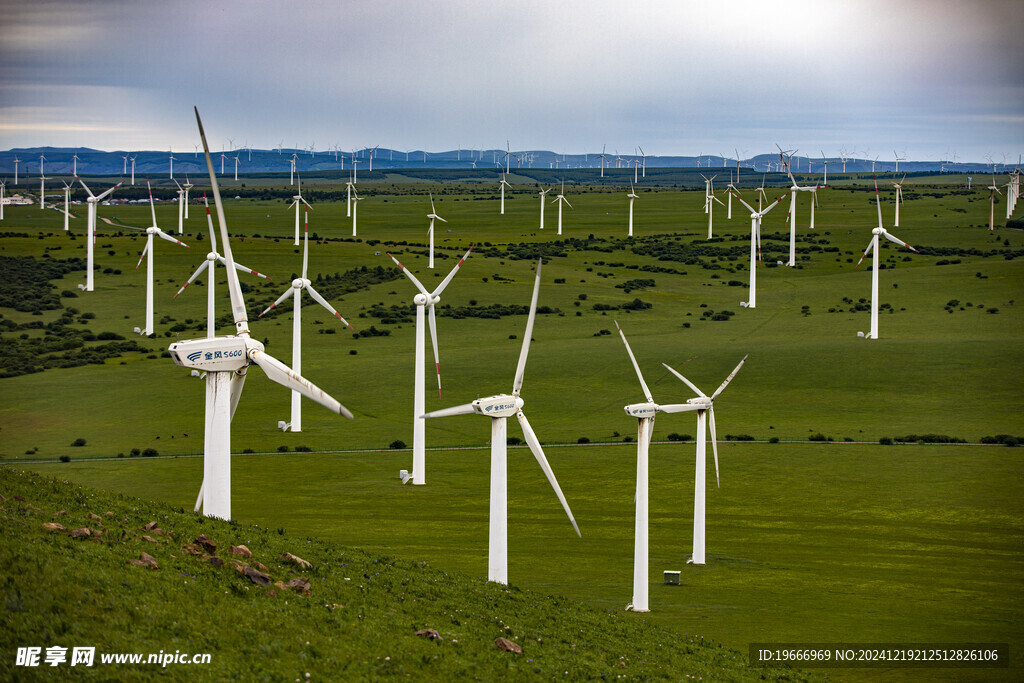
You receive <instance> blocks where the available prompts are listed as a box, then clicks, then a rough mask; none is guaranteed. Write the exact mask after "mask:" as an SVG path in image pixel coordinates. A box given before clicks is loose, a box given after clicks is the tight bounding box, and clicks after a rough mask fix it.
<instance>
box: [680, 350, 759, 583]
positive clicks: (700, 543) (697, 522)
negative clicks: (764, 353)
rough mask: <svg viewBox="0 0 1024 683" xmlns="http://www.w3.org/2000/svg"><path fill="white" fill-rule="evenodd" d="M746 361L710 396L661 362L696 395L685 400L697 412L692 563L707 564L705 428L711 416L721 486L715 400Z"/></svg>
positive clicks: (716, 473)
mask: <svg viewBox="0 0 1024 683" xmlns="http://www.w3.org/2000/svg"><path fill="white" fill-rule="evenodd" d="M745 362H747V356H743V360H741V361H740V362H739V365H737V366H736V369H734V370H733V371H732V372H731V373H729V376H728V377H726V378H725V381H724V382H722V384H721V386H719V387H718V389H716V390H715V393H713V394H711V396H708V395H707V394H705V393H704V392H703V391H701V390H700V389H698V388H697V386H696V385H695V384H693V382H691V381H690V380H688V379H686V378H685V377H683V376H682V375H681V374H679V373H678V372H676V371H675V370H674V369H672V368H671V367H669V366H668V365H665V363H662V365H664V366H665V368H667V369H668V371H669V372H671V373H672V374H673V375H675V376H676V377H678V378H679V379H681V380H682V381H683V383H684V384H686V386H688V387H690V388H691V389H692V390H693V391H694V392H695V393H696V394H697V397H696V398H691V399H688V400H687V401H686V402H687V403H688V404H689V405H691V406H692V408H691V410H696V411H697V463H696V471H695V474H694V478H693V555H692V556H691V557H690V560H689V561H690V562H692V563H693V564H704V562H705V555H704V539H705V524H704V518H705V500H704V499H705V496H706V495H707V491H706V489H707V485H706V483H705V481H706V475H707V464H706V458H705V451H706V449H707V443H706V442H707V439H706V433H705V427H706V425H707V423H708V421H709V419H708V418H710V426H711V447H712V450H713V451H714V454H715V482H716V483H717V484H718V486H719V488H721V485H722V484H721V481H720V480H719V478H718V434H717V433H716V431H715V399H716V398H718V396H719V395H720V394H721V393H722V392H723V391H725V388H726V387H727V386H729V382H731V381H732V378H733V377H735V376H736V373H737V372H739V371H740V368H742V367H743V364H744V363H745Z"/></svg>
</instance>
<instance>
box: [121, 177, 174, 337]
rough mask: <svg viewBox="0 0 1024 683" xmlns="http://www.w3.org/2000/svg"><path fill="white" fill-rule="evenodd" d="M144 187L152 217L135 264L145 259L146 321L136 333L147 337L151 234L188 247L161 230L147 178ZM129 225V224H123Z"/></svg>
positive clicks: (149, 329) (150, 300) (150, 323)
mask: <svg viewBox="0 0 1024 683" xmlns="http://www.w3.org/2000/svg"><path fill="white" fill-rule="evenodd" d="M146 187H148V188H149V211H150V214H151V215H152V217H153V225H152V226H150V227H148V228H145V232H146V246H145V247H143V248H142V254H140V255H139V262H138V263H136V264H135V270H138V269H139V266H141V265H142V259H146V323H145V327H141V328H139V327H136V328H135V332H136V334H141V335H142V336H143V337H148V336H149V335H151V334H153V289H154V286H153V273H154V269H153V252H154V249H153V236H154V235H156V236H157V237H160V238H161V239H165V240H167V241H168V242H173V243H175V244H180V245H181V246H183V247H188V246H189V245H187V244H185V243H184V242H182V241H180V240H176V239H175V238H173V237H171V236H170V235H168V234H167V233H166V232H164V231H163V230H161V229H160V228H159V227H158V226H157V224H156V205H155V204H154V203H153V188H152V187H150V185H149V179H148V178H147V179H146ZM124 227H129V228H130V227H131V226H124ZM132 229H134V230H142V229H143V228H132Z"/></svg>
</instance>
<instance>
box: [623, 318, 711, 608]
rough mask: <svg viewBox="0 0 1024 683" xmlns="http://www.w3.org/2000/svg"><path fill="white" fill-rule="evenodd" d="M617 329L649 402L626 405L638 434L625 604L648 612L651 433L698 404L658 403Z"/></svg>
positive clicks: (693, 408)
mask: <svg viewBox="0 0 1024 683" xmlns="http://www.w3.org/2000/svg"><path fill="white" fill-rule="evenodd" d="M615 329H617V330H618V331H619V336H620V337H622V343H623V344H625V345H626V353H628V354H629V360H630V361H632V363H633V369H634V370H636V376H637V379H639V380H640V388H641V389H643V392H644V396H645V397H647V402H646V403H632V404H630V405H628V406H625V411H626V414H627V415H629V416H630V417H635V418H636V420H637V434H636V495H635V496H634V499H635V501H636V522H635V527H634V536H633V602H631V603H630V604H629V605H627V606H626V609H628V610H633V611H634V612H649V611H650V603H649V600H648V593H649V588H650V585H649V581H648V571H649V570H648V567H649V553H648V526H649V525H648V519H649V511H648V508H649V505H648V500H649V488H650V487H649V485H648V472H649V467H648V460H649V453H650V448H651V434H652V432H653V431H654V418H655V417H656V416H657V414H658V413H659V412H661V413H679V412H683V411H688V410H696V409H697V407H696V406H693V405H691V404H689V403H675V404H669V405H663V406H662V405H658V404H657V403H655V402H654V398H653V397H652V396H651V390H650V389H648V388H647V382H645V381H644V376H643V373H642V372H640V366H639V365H638V364H637V362H636V357H635V356H634V355H633V350H632V349H631V348H629V342H628V341H626V335H625V333H624V332H623V331H622V328H621V327H619V322H618V321H615Z"/></svg>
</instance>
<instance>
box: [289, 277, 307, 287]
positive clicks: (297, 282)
mask: <svg viewBox="0 0 1024 683" xmlns="http://www.w3.org/2000/svg"><path fill="white" fill-rule="evenodd" d="M310 284H311V282H310V281H309V280H308V279H307V278H304V277H297V278H295V279H294V280H292V287H294V288H295V289H302V288H303V287H308V286H309V285H310Z"/></svg>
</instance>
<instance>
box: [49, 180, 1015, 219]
mask: <svg viewBox="0 0 1024 683" xmlns="http://www.w3.org/2000/svg"><path fill="white" fill-rule="evenodd" d="M996 195H999V196H1000V197H1002V196H1003V193H1002V192H1000V191H999V186H998V185H996V176H995V174H993V175H992V184H991V185H989V186H988V231H989V232H992V231H993V230H995V227H996ZM40 201H42V200H40Z"/></svg>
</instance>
